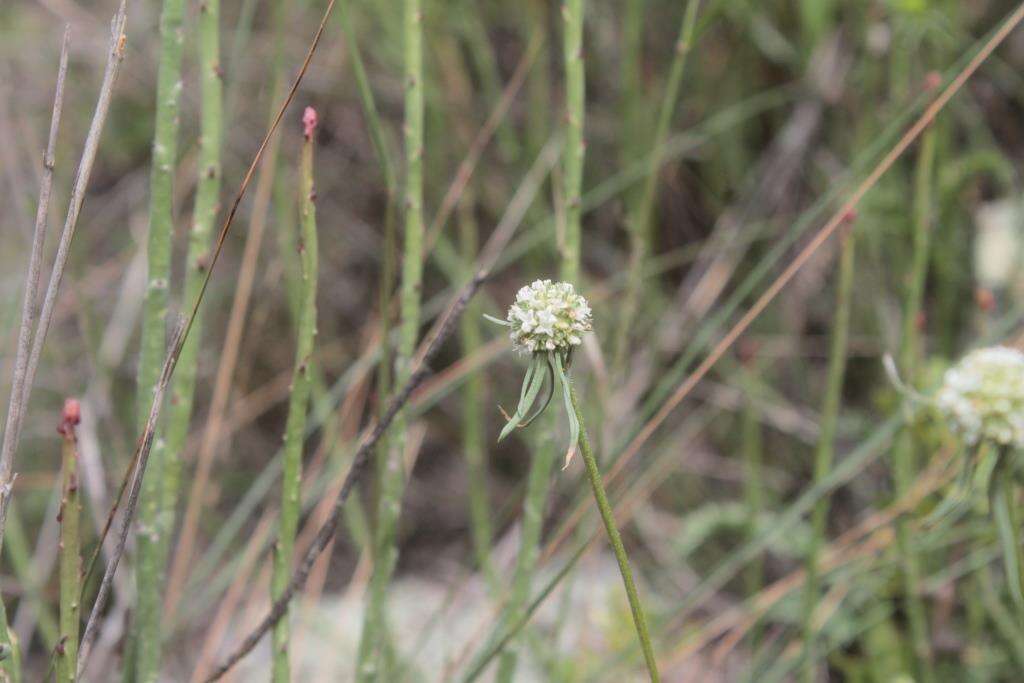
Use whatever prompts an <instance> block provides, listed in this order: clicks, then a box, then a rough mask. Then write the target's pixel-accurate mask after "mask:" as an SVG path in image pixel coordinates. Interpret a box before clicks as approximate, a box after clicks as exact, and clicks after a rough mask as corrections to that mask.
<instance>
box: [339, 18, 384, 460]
mask: <svg viewBox="0 0 1024 683" xmlns="http://www.w3.org/2000/svg"><path fill="white" fill-rule="evenodd" d="M348 10H349V8H348V4H347V3H343V4H342V5H341V7H339V8H338V19H339V21H340V22H341V27H342V31H344V33H345V43H346V46H347V47H348V53H349V58H350V59H351V60H352V73H353V75H354V76H355V77H356V85H357V86H358V88H359V103H360V105H361V106H362V109H363V116H364V117H365V118H366V123H367V125H368V126H369V129H370V140H371V141H372V142H373V149H374V152H375V153H376V155H377V161H378V163H379V164H380V168H381V172H382V174H383V176H384V187H385V189H386V190H387V206H386V207H385V209H384V236H383V239H382V240H381V252H382V254H381V265H380V281H379V284H378V287H377V289H378V292H377V315H378V317H379V320H380V339H381V344H380V359H379V360H378V362H377V415H378V417H380V416H382V415H383V414H384V411H385V410H387V403H388V400H389V398H390V394H391V373H392V370H393V368H392V353H391V343H390V340H391V327H392V324H391V321H392V311H391V293H392V288H393V287H394V281H395V266H396V264H395V242H396V241H397V240H396V236H395V232H396V230H395V221H396V218H397V216H396V214H397V207H396V202H397V201H398V180H397V178H396V176H395V166H394V163H393V162H392V160H391V153H390V151H389V149H388V145H387V142H386V139H385V136H384V126H383V124H382V123H381V120H380V114H379V113H378V111H377V103H376V101H375V99H374V96H373V90H372V88H370V80H369V78H367V76H366V68H365V66H364V65H363V56H362V53H361V52H360V50H359V42H358V40H357V39H356V32H355V31H354V30H353V28H352V21H351V19H350V18H349V13H348ZM377 451H378V453H377V457H378V462H380V461H383V460H386V459H387V454H388V439H386V438H385V439H382V440H381V443H380V446H378V449H377Z"/></svg>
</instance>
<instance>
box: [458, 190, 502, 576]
mask: <svg viewBox="0 0 1024 683" xmlns="http://www.w3.org/2000/svg"><path fill="white" fill-rule="evenodd" d="M461 206H462V209H461V211H460V215H459V237H460V240H459V241H460V246H461V250H462V257H463V259H464V260H465V263H466V264H467V267H466V271H467V272H466V273H465V274H464V275H465V276H466V277H472V272H471V271H469V265H468V264H472V263H473V258H474V257H475V256H476V252H477V250H478V249H479V244H478V242H479V238H478V235H477V230H478V226H477V224H476V220H475V219H474V217H473V209H474V206H475V203H474V201H473V196H472V193H468V194H467V196H466V198H465V199H464V200H463V202H462V205H461ZM481 314H482V310H481V307H480V305H479V303H478V302H477V301H472V302H470V304H469V305H468V306H467V307H466V315H464V316H463V317H462V320H460V321H459V338H460V341H461V344H462V355H463V357H464V358H470V357H472V356H473V355H474V354H475V353H476V352H477V351H478V350H479V349H480V347H481V346H483V340H482V336H481V331H480V319H481V318H480V316H481ZM484 401H485V386H484V378H483V373H481V372H474V373H471V374H470V376H469V377H468V378H467V380H466V386H465V389H464V390H463V392H462V448H463V450H464V451H465V456H466V471H467V480H468V489H467V490H468V494H469V495H468V497H469V523H470V535H471V537H472V541H473V552H474V554H475V556H476V561H477V565H478V566H479V567H480V569H481V571H483V572H484V575H485V576H487V577H489V578H492V577H493V576H494V568H493V567H492V566H491V539H492V534H493V532H492V528H491V502H490V497H489V495H488V491H487V460H486V450H487V449H486V435H485V434H484V428H483V425H484V424H485V421H484V417H483V406H484Z"/></svg>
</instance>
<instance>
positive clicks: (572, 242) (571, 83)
mask: <svg viewBox="0 0 1024 683" xmlns="http://www.w3.org/2000/svg"><path fill="white" fill-rule="evenodd" d="M583 14H584V10H583V0H564V1H563V2H562V19H563V20H564V21H565V36H564V42H563V47H564V59H565V109H566V111H565V115H566V116H565V118H566V124H565V125H566V135H565V158H564V161H563V172H564V175H565V178H564V180H563V188H562V190H563V195H562V198H563V202H564V207H565V226H564V230H563V233H562V244H561V249H562V269H561V278H562V280H565V281H566V282H579V272H580V230H581V228H580V216H581V213H582V202H581V199H580V193H581V192H582V188H583V157H584V154H585V153H586V143H585V141H584V135H583V127H584V126H583V124H584V117H585V115H586V109H585V108H586V70H585V63H584V61H583Z"/></svg>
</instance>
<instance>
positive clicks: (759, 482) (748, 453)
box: [742, 382, 765, 647]
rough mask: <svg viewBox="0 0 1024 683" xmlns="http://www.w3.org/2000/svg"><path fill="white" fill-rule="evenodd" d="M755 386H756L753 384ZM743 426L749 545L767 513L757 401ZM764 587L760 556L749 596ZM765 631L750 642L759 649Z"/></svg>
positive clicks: (754, 632) (747, 409) (749, 577)
mask: <svg viewBox="0 0 1024 683" xmlns="http://www.w3.org/2000/svg"><path fill="white" fill-rule="evenodd" d="M751 384H753V383H752V382H751ZM747 393H748V394H751V393H752V388H748V389H747ZM742 421H743V425H742V432H743V433H742V449H743V467H744V473H743V481H744V499H745V501H746V504H747V515H748V516H749V520H750V523H749V524H748V536H747V538H748V542H749V541H752V540H753V539H754V538H755V537H756V535H757V533H758V528H759V527H758V525H757V521H758V520H759V519H760V518H761V515H762V513H763V512H764V508H765V505H764V487H765V483H764V475H763V471H762V470H763V459H764V450H763V444H762V438H761V413H760V410H759V409H758V407H757V404H756V401H755V400H754V399H752V398H751V399H748V400H747V402H746V405H745V406H744V408H743V418H742ZM763 585H764V558H763V555H758V557H757V559H755V560H752V561H751V563H750V566H749V567H747V573H746V589H747V596H748V597H752V596H754V595H756V594H757V593H758V592H760V590H761V588H762V587H763ZM760 632H761V627H760V625H758V626H757V627H755V628H753V629H751V637H750V642H751V643H752V645H753V646H754V647H756V645H757V642H758V640H759V639H760Z"/></svg>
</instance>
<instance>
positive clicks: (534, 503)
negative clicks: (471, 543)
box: [466, 316, 558, 683]
mask: <svg viewBox="0 0 1024 683" xmlns="http://www.w3.org/2000/svg"><path fill="white" fill-rule="evenodd" d="M466 319H469V316H467V317H466ZM551 417H552V415H550V414H549V415H546V416H542V417H541V419H542V420H543V423H542V424H541V425H539V427H540V428H539V429H538V430H537V433H536V436H535V438H534V439H533V441H532V444H531V445H532V451H533V459H532V460H531V461H530V471H529V473H528V475H527V480H526V495H525V497H524V498H523V523H522V531H521V533H520V536H521V540H520V543H519V555H518V556H517V557H516V566H515V572H514V573H513V575H512V591H511V593H509V597H508V605H509V607H510V609H509V614H508V618H507V620H508V622H509V623H510V624H513V623H517V622H518V621H519V620H520V618H521V617H522V615H523V613H524V611H525V610H526V607H527V603H528V602H529V599H530V589H531V587H532V584H533V577H534V574H535V572H536V570H537V564H538V562H537V560H538V558H539V556H540V539H541V531H542V529H543V522H544V503H545V502H546V501H547V498H548V491H550V490H551V471H552V468H553V465H554V463H555V459H556V454H557V450H558V449H557V448H556V447H555V445H554V444H553V443H552V438H551V435H552V430H553V428H554V425H553V420H552V419H550V418H551ZM545 418H548V419H545ZM516 658H517V657H516V650H515V648H507V649H506V650H505V651H504V652H502V654H501V658H500V659H499V662H498V676H497V678H496V680H497V681H499V682H501V683H508V682H510V681H512V680H514V674H515V669H516Z"/></svg>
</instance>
